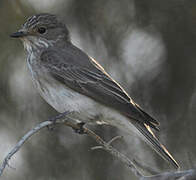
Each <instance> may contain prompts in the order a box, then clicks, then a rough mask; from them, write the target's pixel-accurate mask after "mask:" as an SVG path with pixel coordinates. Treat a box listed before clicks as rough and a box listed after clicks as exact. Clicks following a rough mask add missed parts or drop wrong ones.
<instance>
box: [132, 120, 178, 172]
mask: <svg viewBox="0 0 196 180" xmlns="http://www.w3.org/2000/svg"><path fill="white" fill-rule="evenodd" d="M133 123H134V125H135V127H136V128H137V129H138V130H139V131H140V132H141V133H142V134H143V135H144V136H145V137H146V139H147V140H148V142H149V144H150V145H151V146H152V147H153V149H154V150H155V151H156V152H157V153H158V154H160V155H161V156H162V157H163V158H164V159H165V160H167V161H168V162H169V163H171V164H172V165H173V166H174V167H175V168H176V169H178V168H179V165H178V163H177V162H176V160H175V159H174V158H173V157H172V155H171V154H170V153H169V152H168V150H167V149H166V148H165V147H164V146H163V145H162V144H161V143H160V142H159V140H158V139H157V138H156V137H155V135H154V133H153V132H152V130H151V128H150V127H149V126H148V125H146V124H142V123H139V122H137V121H134V122H133Z"/></svg>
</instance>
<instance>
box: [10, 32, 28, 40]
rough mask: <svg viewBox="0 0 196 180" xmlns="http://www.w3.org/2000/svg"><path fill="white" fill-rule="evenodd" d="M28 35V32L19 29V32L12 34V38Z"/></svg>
mask: <svg viewBox="0 0 196 180" xmlns="http://www.w3.org/2000/svg"><path fill="white" fill-rule="evenodd" d="M26 35H27V33H26V32H24V31H18V32H15V33H12V34H11V35H10V37H12V38H21V37H24V36H26Z"/></svg>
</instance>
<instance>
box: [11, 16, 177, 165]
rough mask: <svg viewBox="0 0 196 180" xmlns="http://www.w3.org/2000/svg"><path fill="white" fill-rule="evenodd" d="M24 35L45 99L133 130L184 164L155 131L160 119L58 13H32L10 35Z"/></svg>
mask: <svg viewBox="0 0 196 180" xmlns="http://www.w3.org/2000/svg"><path fill="white" fill-rule="evenodd" d="M10 36H11V37H13V38H19V39H21V40H22V42H23V45H24V49H25V51H26V52H27V58H26V61H27V65H28V69H29V70H30V74H31V77H32V81H33V84H34V86H35V87H36V89H37V90H38V91H39V93H40V95H41V96H42V97H43V98H44V99H45V101H46V102H47V103H48V104H49V105H51V106H52V107H53V108H54V109H56V110H57V111H58V112H59V113H64V112H67V111H69V112H74V113H72V114H70V116H73V117H74V118H76V119H77V120H79V121H80V122H84V123H96V122H101V121H103V122H104V123H107V124H109V125H111V126H114V127H117V128H119V129H121V130H123V131H124V132H126V133H128V134H130V135H138V136H139V137H141V138H142V139H143V140H144V141H145V142H147V144H149V145H150V146H151V147H152V149H154V150H155V151H156V152H157V153H158V154H159V155H160V156H162V158H163V159H165V160H166V161H168V162H169V163H170V164H172V165H173V166H174V167H175V168H179V165H178V163H177V162H176V160H175V159H174V158H173V157H172V155H171V154H170V153H169V152H168V150H167V149H166V148H165V147H164V146H163V145H162V144H161V142H160V141H159V140H158V138H157V137H156V136H155V135H154V133H153V131H152V130H155V131H158V130H159V122H158V121H157V120H155V119H154V118H153V117H152V116H151V115H149V114H148V113H147V112H145V111H144V110H143V109H142V108H141V107H140V106H139V105H138V104H137V103H135V102H134V101H133V100H132V98H131V97H130V96H129V95H128V93H127V92H126V91H125V90H124V89H123V88H122V87H121V86H120V84H118V83H117V82H116V81H115V80H114V79H113V78H112V77H111V76H110V75H109V74H108V73H107V72H106V71H105V70H104V68H103V67H102V66H101V65H100V64H99V63H98V62H97V61H96V60H95V59H93V58H92V57H90V56H89V55H88V54H87V53H85V52H84V51H82V50H81V49H80V48H78V47H76V46H75V45H74V44H73V43H72V41H71V35H70V32H69V30H68V28H67V26H66V25H65V24H64V23H63V22H62V21H61V20H60V19H59V17H58V16H56V15H53V14H49V13H41V14H36V15H33V16H30V17H29V18H28V19H27V20H26V22H25V23H24V24H23V25H22V27H21V28H20V29H19V30H18V31H17V32H15V33H12V34H11V35H10Z"/></svg>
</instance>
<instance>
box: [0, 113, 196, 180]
mask: <svg viewBox="0 0 196 180" xmlns="http://www.w3.org/2000/svg"><path fill="white" fill-rule="evenodd" d="M59 118H62V116H61V115H60V116H59ZM55 124H64V125H66V126H69V127H72V128H74V129H78V130H80V129H81V126H79V125H78V124H77V123H76V121H75V120H73V119H71V118H69V117H66V118H65V119H55ZM50 125H54V122H53V121H51V120H48V121H44V122H42V123H40V124H38V125H37V126H35V127H34V128H33V129H32V130H30V131H29V132H27V133H26V134H25V135H24V136H23V137H22V138H21V139H20V140H19V141H18V143H17V144H16V146H14V148H13V149H12V150H11V151H10V152H9V153H8V155H7V156H6V157H5V159H4V161H3V163H2V165H1V167H0V177H1V175H2V174H3V172H4V169H5V168H6V166H9V160H10V159H11V158H12V156H13V155H14V154H15V153H16V152H18V151H19V150H20V148H21V147H22V146H23V144H24V143H25V142H26V141H27V140H28V139H29V138H30V137H31V136H32V135H34V134H35V133H37V132H38V131H39V130H41V129H43V128H45V127H48V126H50ZM83 131H84V133H85V134H87V135H88V136H90V137H91V138H93V139H94V140H95V141H96V142H97V143H98V144H99V146H96V147H93V148H91V149H93V150H95V149H103V150H105V151H107V152H109V153H110V154H112V155H113V156H114V157H117V158H118V159H119V160H120V161H121V162H123V163H124V164H125V165H126V166H127V167H129V168H130V169H131V170H132V172H133V173H134V174H135V175H136V176H137V177H138V179H140V180H172V179H178V180H182V179H183V180H194V179H196V170H195V169H191V170H187V171H180V172H166V173H162V174H158V175H153V176H143V175H142V174H141V173H140V172H139V170H138V169H137V168H136V166H135V165H134V160H132V161H131V160H130V159H129V158H127V157H126V156H125V155H124V154H122V153H120V152H119V151H117V150H116V149H115V148H113V147H112V146H111V143H112V142H114V141H115V140H116V139H119V138H120V137H119V136H117V137H114V138H113V139H112V140H110V141H109V142H105V141H104V140H103V139H102V138H101V137H99V136H98V135H97V134H95V133H94V132H93V131H91V130H90V129H88V128H85V127H83Z"/></svg>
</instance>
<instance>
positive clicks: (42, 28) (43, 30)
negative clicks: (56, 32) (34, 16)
mask: <svg viewBox="0 0 196 180" xmlns="http://www.w3.org/2000/svg"><path fill="white" fill-rule="evenodd" d="M37 31H38V32H39V33H40V34H44V33H45V32H46V28H45V27H39V28H38V29H37Z"/></svg>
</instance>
